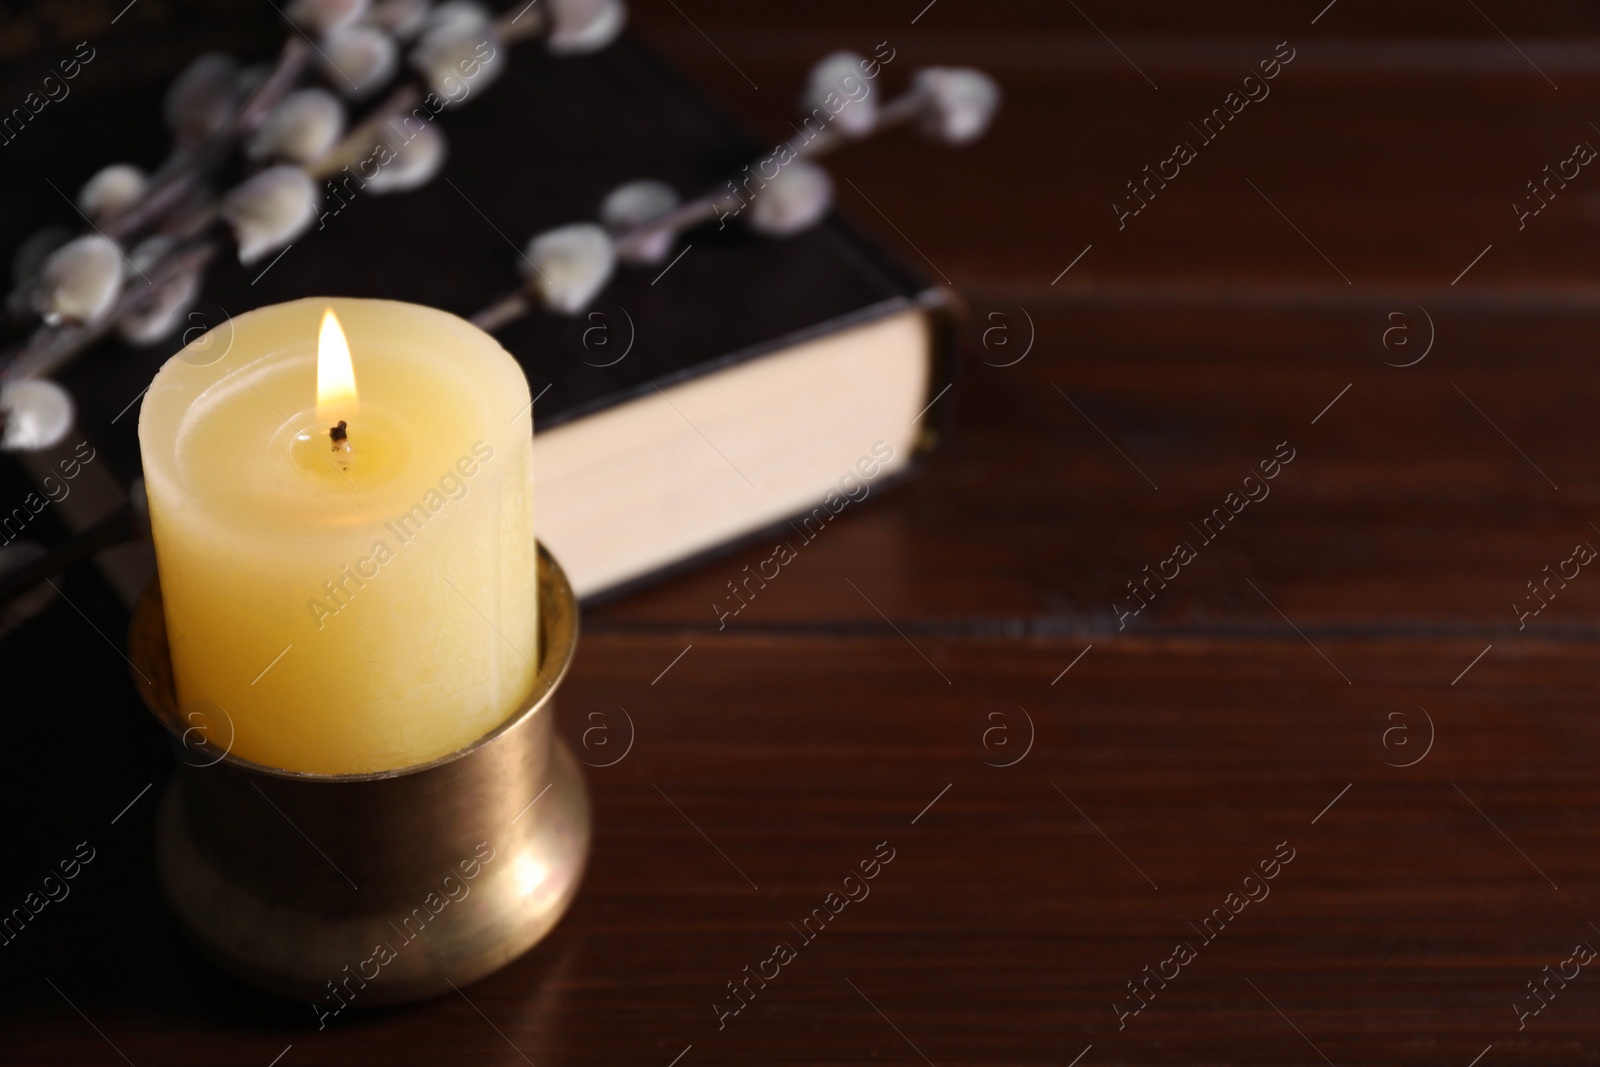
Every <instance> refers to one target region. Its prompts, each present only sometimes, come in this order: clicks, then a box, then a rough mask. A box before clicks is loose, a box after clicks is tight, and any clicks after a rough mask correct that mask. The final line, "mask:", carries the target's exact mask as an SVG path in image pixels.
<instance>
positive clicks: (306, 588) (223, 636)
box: [139, 298, 537, 774]
mask: <svg viewBox="0 0 1600 1067" xmlns="http://www.w3.org/2000/svg"><path fill="white" fill-rule="evenodd" d="M330 310H331V312H332V313H333V314H332V315H331V316H329V315H326V314H325V312H327V311H330ZM341 327H342V330H341ZM341 335H342V336H341ZM319 339H320V342H321V344H320V348H321V356H320V367H319ZM341 341H347V347H348V352H349V356H348V358H346V357H345V356H344V353H343V351H341ZM319 387H320V388H319ZM340 422H342V423H343V424H344V426H343V429H339V428H338V427H339V423H340ZM139 443H140V447H141V450H142V452H143V460H144V472H145V483H146V487H147V490H148V493H149V499H150V524H151V533H152V535H153V537H154V540H155V548H156V560H157V565H158V569H159V573H160V581H161V590H162V596H163V600H164V606H165V612H166V619H167V632H168V637H169V641H170V644H171V647H172V666H173V675H174V681H175V685H176V689H177V696H178V702H179V710H180V712H181V713H182V714H184V715H185V716H187V717H189V721H190V722H192V723H194V724H196V725H197V726H203V729H204V730H205V733H206V736H207V738H208V739H209V740H210V741H212V742H213V743H214V744H217V745H219V746H225V745H229V744H230V741H231V751H232V752H233V754H235V755H237V756H240V757H242V758H244V759H248V760H251V761H253V762H255V763H260V764H265V765H267V766H270V767H277V768H281V769H285V770H291V771H303V772H312V773H319V774H343V773H365V772H372V771H382V770H393V769H397V768H402V767H407V766H413V765H416V764H419V763H425V762H428V761H430V760H433V759H436V758H438V757H441V756H444V755H447V754H449V753H451V752H453V751H455V750H457V749H459V748H462V747H464V746H466V745H468V744H470V743H471V742H472V741H474V740H475V739H477V738H478V737H480V736H482V735H483V734H485V733H487V732H488V731H490V730H492V729H493V728H494V727H495V726H497V725H499V724H500V723H501V722H502V721H504V720H505V719H506V717H507V716H508V715H509V714H510V713H511V712H512V711H514V710H515V709H516V708H517V706H518V705H519V704H520V702H521V701H522V698H523V697H524V696H526V695H527V693H528V692H529V690H530V689H531V688H532V685H533V682H534V679H535V677H536V668H535V666H534V663H535V659H536V656H537V650H536V632H537V629H536V619H535V611H536V604H537V591H536V589H535V576H536V567H537V558H536V551H535V546H534V531H533V481H532V479H533V468H532V462H533V421H532V405H531V403H530V401H529V396H528V384H527V380H526V378H525V377H524V376H523V373H522V370H521V368H520V367H519V366H518V365H517V363H516V361H515V360H513V359H512V358H511V356H510V355H509V354H507V353H506V352H505V350H504V349H502V348H501V347H500V346H499V344H498V343H496V342H495V340H494V339H493V338H492V337H490V336H489V335H488V334H486V333H484V332H483V331H481V330H479V329H477V328H476V327H474V326H472V325H471V324H469V323H467V322H465V321H463V320H461V319H459V318H456V317H455V316H453V315H449V314H446V313H444V312H441V311H437V310H434V309H431V308H425V307H418V306H416V305H412V304H401V303H395V302H392V301H384V300H353V299H341V298H326V299H324V298H312V299H307V300H298V301H294V302H292V303H287V304H279V305H276V306H274V307H267V308H262V309H260V310H258V311H252V312H249V313H248V314H245V315H240V316H238V317H237V318H235V319H233V320H232V322H231V323H230V324H226V325H224V326H221V327H219V328H217V329H214V330H212V331H211V332H210V333H208V334H206V335H205V336H204V337H201V338H198V339H196V340H195V341H194V342H192V343H191V344H190V345H189V346H188V347H186V348H185V349H184V350H183V351H181V352H180V353H178V354H177V355H176V356H174V357H173V358H172V359H171V360H169V361H168V362H167V364H166V365H165V366H164V367H162V368H161V371H160V373H158V374H157V375H156V377H155V380H154V381H153V382H152V383H151V385H150V389H149V392H148V393H147V394H146V396H145V400H144V407H143V410H142V412H141V413H140V419H139Z"/></svg>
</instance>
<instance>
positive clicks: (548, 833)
mask: <svg viewBox="0 0 1600 1067" xmlns="http://www.w3.org/2000/svg"><path fill="white" fill-rule="evenodd" d="M539 630H540V634H539V636H540V640H539V653H540V655H539V663H540V667H539V670H540V678H539V679H538V681H537V682H536V683H535V685H534V689H533V691H532V692H531V693H530V694H529V695H528V697H527V698H526V699H525V700H524V701H523V703H522V706H521V709H520V710H519V711H518V712H516V713H515V714H513V715H512V716H511V717H510V718H509V719H508V720H506V722H505V723H503V724H502V725H500V726H499V727H497V728H496V729H495V730H493V731H491V732H490V733H488V734H486V735H485V736H483V737H481V738H479V739H478V740H477V741H475V742H474V743H473V744H471V745H469V746H467V747H466V748H464V749H462V750H461V751H459V752H456V753H453V754H451V755H449V756H445V757H442V758H440V759H437V760H434V761H432V762H431V763H425V764H422V765H420V766H416V767H407V768H404V769H402V770H398V771H385V772H378V773H374V774H338V775H330V774H301V773H293V772H288V771H281V770H276V769H273V768H270V767H263V766H260V765H259V764H254V763H251V762H249V761H247V760H242V759H239V758H238V757H236V756H232V755H229V754H228V753H227V751H226V747H225V744H217V743H214V742H219V741H220V742H225V741H226V738H225V737H224V738H209V739H208V738H203V737H201V736H200V732H201V731H200V730H199V729H197V726H204V727H205V728H206V732H208V733H209V732H213V731H215V732H218V733H224V732H225V730H223V729H222V728H221V727H218V726H216V725H214V724H196V723H192V722H185V721H184V720H183V719H182V718H181V717H180V715H179V712H178V710H177V701H176V699H175V698H174V692H173V685H172V662H171V659H170V656H169V654H168V648H167V629H166V621H165V618H164V616H163V615H162V610H161V590H160V588H159V586H158V585H157V583H156V582H151V584H150V587H149V588H148V589H147V590H146V591H145V594H144V596H143V597H142V598H141V599H140V601H139V604H138V606H137V607H136V608H135V610H134V616H133V624H132V633H131V635H130V639H129V653H130V656H131V659H132V662H133V664H134V668H135V670H136V671H138V672H139V673H140V674H141V675H143V676H145V677H148V678H149V679H151V680H152V681H153V682H154V684H153V685H144V684H140V685H138V686H137V688H138V689H139V690H140V692H141V693H143V694H144V695H145V703H146V704H147V705H148V706H149V707H150V710H151V711H152V712H153V713H154V714H155V716H156V718H157V719H158V720H160V722H161V724H162V725H163V726H164V727H165V728H166V729H167V732H168V734H169V735H170V739H171V740H172V742H173V746H174V749H175V750H176V752H177V754H178V758H179V761H180V762H179V767H178V769H177V773H176V774H175V775H174V776H173V779H172V781H171V783H170V784H169V785H168V786H167V790H166V795H165V796H164V797H163V798H162V801H161V810H160V813H159V815H158V817H157V823H156V858H157V865H158V869H159V871H160V876H161V882H162V887H163V888H164V889H165V891H166V895H167V899H168V900H169V901H170V902H171V903H172V906H173V908H174V909H175V910H176V911H177V914H178V917H179V919H180V920H181V921H182V924H183V926H184V928H185V930H186V931H187V932H188V934H189V935H191V937H192V939H193V940H194V941H195V943H196V944H197V945H198V947H199V948H200V950H201V951H202V952H203V953H204V954H205V955H206V956H208V957H209V958H211V959H212V960H213V961H214V962H215V963H217V964H218V965H219V966H221V967H222V968H223V969H224V970H226V971H228V972H230V973H232V974H234V975H235V976H237V977H239V978H241V979H243V980H244V981H246V982H249V983H251V984H253V985H256V986H259V987H261V988H263V989H266V990H268V991H270V992H273V993H277V994H280V995H282V996H285V997H290V998H292V999H297V1000H304V1001H308V1002H311V1003H312V1004H313V1005H314V1006H315V1007H316V1009H317V1011H318V1014H319V1016H322V1014H323V1013H325V1012H326V1013H334V1012H337V1011H340V1010H342V1009H343V1007H345V1006H349V1007H365V1006H369V1005H378V1004H396V1003H402V1002H405V1001H414V1000H421V999H423V998H426V997H430V996H434V995H436V994H439V993H443V992H448V991H449V990H450V988H451V984H452V983H454V984H455V985H457V986H463V985H466V984H467V983H469V982H473V981H476V980H477V979H479V978H482V977H483V976H484V975H487V974H489V973H490V972H491V971H494V970H496V969H498V968H500V967H502V966H504V965H505V964H507V963H509V962H510V961H511V960H513V959H515V958H516V957H517V956H519V955H520V954H522V953H523V952H525V951H527V950H528V949H529V948H531V947H532V946H533V945H534V944H535V943H537V942H538V941H539V940H540V939H541V938H543V937H544V936H545V934H547V933H548V932H549V931H550V929H551V928H552V927H553V926H555V924H556V922H557V920H559V919H560V918H561V915H562V913H563V912H565V911H566V909H567V906H568V904H570V903H571V902H572V898H573V895H574V893H576V891H577V888H578V881H579V879H580V877H581V876H582V873H583V866H584V861H585V860H586V859H587V857H588V853H589V796H588V792H587V790H586V788H585V786H584V782H583V777H582V774H581V772H580V771H579V769H578V766H577V763H576V761H575V760H574V759H573V757H572V754H571V752H570V751H569V750H568V749H567V746H566V744H565V743H564V742H563V741H562V740H561V739H560V738H559V737H558V736H557V735H556V734H555V733H554V731H553V715H554V712H555V707H554V703H555V693H556V689H557V687H558V686H559V685H560V684H561V679H562V677H563V676H564V675H565V674H566V672H567V668H568V666H569V665H570V664H571V663H572V656H573V653H574V651H575V649H576V647H577V641H578V608H577V601H576V599H575V598H574V597H573V595H572V587H571V586H570V585H568V584H567V578H566V575H565V574H564V573H562V570H561V567H560V566H559V565H558V564H557V563H556V561H555V560H554V559H553V558H552V557H551V556H550V555H549V553H547V552H546V551H545V550H544V547H543V546H542V545H541V546H540V547H539Z"/></svg>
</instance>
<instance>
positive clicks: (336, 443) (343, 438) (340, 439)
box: [328, 419, 350, 452]
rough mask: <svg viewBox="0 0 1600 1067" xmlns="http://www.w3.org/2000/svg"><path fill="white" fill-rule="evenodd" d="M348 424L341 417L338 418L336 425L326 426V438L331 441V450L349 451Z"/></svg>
mask: <svg viewBox="0 0 1600 1067" xmlns="http://www.w3.org/2000/svg"><path fill="white" fill-rule="evenodd" d="M349 425H350V424H349V423H347V422H345V421H344V420H343V419H340V420H339V424H338V425H337V426H330V427H329V428H328V440H330V441H332V442H333V450H334V451H335V452H348V451H350V432H349Z"/></svg>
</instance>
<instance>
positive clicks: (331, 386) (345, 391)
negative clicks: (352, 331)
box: [317, 308, 359, 425]
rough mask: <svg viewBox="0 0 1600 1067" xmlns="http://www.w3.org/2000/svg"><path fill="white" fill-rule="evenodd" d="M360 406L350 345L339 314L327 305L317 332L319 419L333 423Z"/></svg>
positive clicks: (348, 415)
mask: <svg viewBox="0 0 1600 1067" xmlns="http://www.w3.org/2000/svg"><path fill="white" fill-rule="evenodd" d="M358 407H359V402H358V400H357V397H356V371H355V367H354V366H352V365H351V363H350V344H349V342H347V341H346V340H345V338H344V330H342V329H340V327H339V319H338V317H337V316H336V315H334V313H333V309H332V308H328V309H327V310H326V311H324V312H323V313H322V328H321V330H319V331H318V333H317V421H318V422H322V423H327V424H330V425H331V424H332V423H333V421H334V420H336V419H339V418H349V417H351V416H353V415H355V413H356V410H357V408H358Z"/></svg>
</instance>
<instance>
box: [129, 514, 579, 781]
mask: <svg viewBox="0 0 1600 1067" xmlns="http://www.w3.org/2000/svg"><path fill="white" fill-rule="evenodd" d="M534 547H535V549H536V551H537V554H538V576H537V579H536V580H537V581H538V583H539V594H538V596H539V625H538V647H537V648H536V649H535V653H536V654H537V655H538V658H539V663H538V664H537V665H536V666H535V667H534V672H535V673H536V674H537V675H538V677H537V679H536V680H535V681H534V683H533V688H532V689H530V690H529V691H528V695H527V696H525V697H524V698H523V699H522V700H521V701H520V702H519V704H518V707H517V710H516V711H515V712H513V713H512V714H511V715H509V716H507V718H506V719H505V721H504V722H502V723H500V725H498V726H496V727H495V728H494V729H492V730H490V731H489V732H487V733H485V734H482V735H480V736H479V737H477V738H476V739H475V740H473V741H472V742H471V743H469V744H467V745H464V746H462V747H461V748H458V749H456V750H455V751H454V752H447V753H445V754H444V755H442V756H439V757H436V758H435V759H431V760H428V761H427V762H426V763H414V764H411V765H409V766H406V767H394V768H390V769H388V770H382V771H361V772H354V773H343V774H321V773H318V772H315V771H292V770H287V769H285V768H283V767H272V766H268V765H267V764H264V763H256V762H254V761H253V760H247V759H245V758H244V757H242V756H235V755H234V754H233V753H232V752H231V751H230V750H228V749H221V748H219V747H218V746H217V745H216V744H215V743H214V742H212V741H211V740H210V739H209V738H205V737H204V735H202V739H201V741H200V743H199V744H194V743H191V742H190V741H188V740H186V738H187V737H188V734H189V733H190V731H191V729H192V728H191V727H185V726H184V725H183V724H182V722H181V721H180V720H179V719H178V717H177V716H178V711H177V708H176V706H175V705H173V706H169V704H168V702H167V701H166V700H165V699H163V697H164V696H166V695H167V694H166V693H164V692H163V691H162V689H161V687H160V686H158V685H156V684H155V683H154V682H153V681H151V680H150V676H149V674H150V672H149V671H147V670H144V669H142V668H141V663H142V664H143V666H144V667H146V668H151V669H152V670H155V671H157V672H159V668H157V667H156V664H155V661H156V660H157V659H165V658H167V657H168V656H169V652H168V649H167V631H166V615H165V613H164V612H163V610H162V604H161V576H160V574H159V572H158V573H156V574H154V575H152V576H151V578H150V581H149V583H148V584H147V585H146V586H145V588H144V591H143V592H142V593H140V594H139V600H138V603H137V604H135V606H134V611H133V621H132V623H131V625H130V640H129V649H128V653H129V660H128V662H129V666H130V667H132V669H133V672H134V675H135V681H136V682H137V683H142V684H137V685H136V686H135V688H137V689H138V690H139V696H140V698H141V699H142V700H143V702H144V705H145V707H146V708H147V709H149V711H150V713H151V714H152V715H153V716H155V718H156V720H157V721H158V722H160V723H161V726H162V728H163V729H165V730H166V731H167V734H168V736H170V737H171V738H172V739H173V740H174V741H175V742H176V743H178V744H179V745H181V746H182V747H184V748H186V749H188V750H190V751H198V752H203V753H206V754H207V756H208V757H214V758H212V759H211V761H210V762H209V763H205V764H201V765H200V766H202V767H206V766H216V765H217V764H227V765H228V766H230V767H232V768H235V769H236V770H240V771H245V772H248V773H253V774H262V775H266V776H268V777H271V778H282V779H286V780H289V781H295V782H327V783H338V782H376V781H382V780H384V779H389V778H402V777H405V776H407V775H412V774H421V773H423V772H425V771H431V770H434V769H436V768H439V767H442V766H444V765H446V764H449V763H454V762H456V761H457V760H459V759H462V758H464V757H466V756H468V755H470V754H471V753H473V752H475V751H476V750H478V749H479V748H482V747H483V746H484V745H487V744H489V743H491V742H493V741H494V740H495V739H496V738H497V737H499V736H501V735H502V734H504V733H506V732H507V731H509V730H512V729H515V728H516V727H517V725H518V724H520V723H522V722H523V721H524V720H526V719H528V718H530V717H531V716H533V715H537V714H538V713H539V712H540V711H541V710H542V709H543V708H544V706H545V705H547V704H548V703H550V700H551V698H552V695H553V694H554V693H555V691H556V689H557V687H558V686H560V684H561V680H562V679H563V678H564V677H566V674H567V671H568V669H569V668H570V667H571V665H572V658H573V652H574V650H575V649H576V647H577V643H578V616H577V611H576V609H575V608H572V609H570V610H569V608H568V607H567V605H575V604H576V602H577V601H576V598H575V597H574V596H573V594H572V587H571V584H570V583H569V582H568V580H567V574H566V571H564V570H562V569H561V564H560V563H558V562H556V558H555V557H554V556H552V555H551V554H550V552H549V550H548V549H546V548H545V546H544V542H542V541H538V540H535V542H534ZM168 663H169V665H168V672H169V673H168V681H169V683H170V681H171V679H170V669H171V668H170V660H169V661H168ZM552 664H553V665H554V667H555V675H554V677H551V676H549V675H546V674H545V672H544V667H545V666H546V665H552ZM169 688H170V685H169ZM231 744H232V742H231V741H230V742H229V745H230V746H231Z"/></svg>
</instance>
